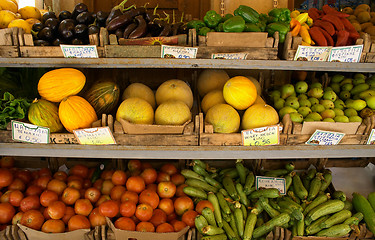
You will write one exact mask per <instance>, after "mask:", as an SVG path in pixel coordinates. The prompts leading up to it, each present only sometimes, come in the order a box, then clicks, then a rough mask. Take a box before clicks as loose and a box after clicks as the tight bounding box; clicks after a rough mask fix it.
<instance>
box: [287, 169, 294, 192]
mask: <svg viewBox="0 0 375 240" xmlns="http://www.w3.org/2000/svg"><path fill="white" fill-rule="evenodd" d="M292 173H294V172H291V173H289V174H288V175H286V176H285V192H287V191H288V189H289V187H290V185H292V179H293V177H292Z"/></svg>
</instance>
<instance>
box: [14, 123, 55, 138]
mask: <svg viewBox="0 0 375 240" xmlns="http://www.w3.org/2000/svg"><path fill="white" fill-rule="evenodd" d="M12 139H13V140H15V141H21V142H28V143H49V128H47V127H40V126H37V125H33V124H29V123H24V122H18V121H12Z"/></svg>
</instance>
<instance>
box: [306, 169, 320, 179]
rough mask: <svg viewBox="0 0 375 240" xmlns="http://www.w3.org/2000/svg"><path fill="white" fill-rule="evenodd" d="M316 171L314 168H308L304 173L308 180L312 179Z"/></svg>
mask: <svg viewBox="0 0 375 240" xmlns="http://www.w3.org/2000/svg"><path fill="white" fill-rule="evenodd" d="M316 173H317V171H316V168H310V169H309V170H308V171H307V173H306V176H305V177H306V178H307V179H309V180H312V179H313V178H314V177H315V175H316Z"/></svg>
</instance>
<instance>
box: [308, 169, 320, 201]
mask: <svg viewBox="0 0 375 240" xmlns="http://www.w3.org/2000/svg"><path fill="white" fill-rule="evenodd" d="M322 178H323V174H321V173H317V174H316V176H315V178H314V179H313V180H311V182H310V188H309V194H308V196H307V201H312V200H314V199H315V197H316V196H317V195H318V193H319V191H320V188H321V187H322Z"/></svg>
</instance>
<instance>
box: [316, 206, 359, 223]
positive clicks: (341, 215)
mask: <svg viewBox="0 0 375 240" xmlns="http://www.w3.org/2000/svg"><path fill="white" fill-rule="evenodd" d="M351 216H352V212H351V211H349V210H345V209H343V210H341V211H340V212H337V213H335V214H333V215H332V216H330V217H329V218H328V219H327V220H325V221H324V222H322V223H321V225H320V226H321V227H322V228H330V227H332V226H333V225H336V224H339V223H343V222H344V221H345V220H346V219H348V218H350V217H351Z"/></svg>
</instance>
